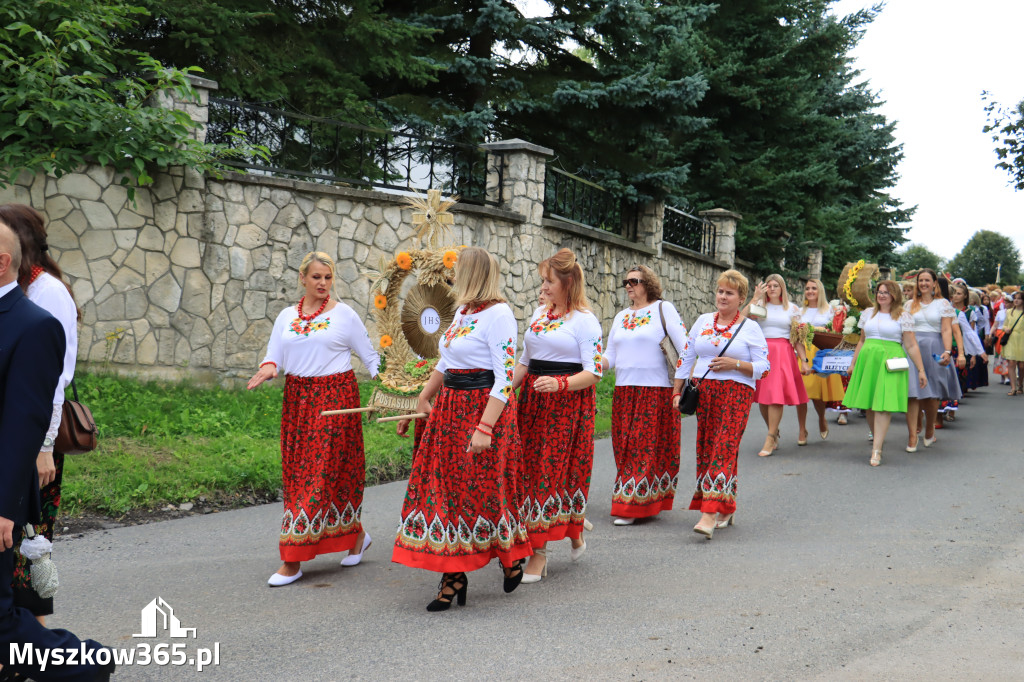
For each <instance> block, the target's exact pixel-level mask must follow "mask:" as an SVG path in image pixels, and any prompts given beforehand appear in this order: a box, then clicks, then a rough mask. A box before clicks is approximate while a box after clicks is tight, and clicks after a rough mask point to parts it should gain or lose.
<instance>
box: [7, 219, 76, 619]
mask: <svg viewBox="0 0 1024 682" xmlns="http://www.w3.org/2000/svg"><path fill="white" fill-rule="evenodd" d="M0 222H3V223H6V224H7V225H8V226H9V227H10V228H11V229H12V230H13V231H14V233H15V234H16V235H18V241H19V242H21V266H20V267H19V269H18V285H19V286H20V287H21V288H22V290H24V292H25V296H26V297H27V298H28V300H30V301H32V302H33V303H35V304H36V305H38V306H39V307H40V308H42V309H43V310H45V311H46V312H48V313H50V314H51V315H53V316H54V317H55V318H57V320H58V321H59V322H60V324H61V327H63V328H64V340H65V342H66V347H65V351H64V371H63V372H62V373H61V375H60V380H59V381H58V382H57V390H56V391H55V392H54V396H53V412H52V413H51V417H50V427H49V428H48V429H47V431H46V437H45V438H44V439H43V442H42V443H40V444H39V455H38V457H37V458H36V468H37V470H38V474H39V487H40V491H39V498H40V502H41V503H42V509H41V510H40V518H41V522H40V523H39V524H36V525H35V527H34V530H35V532H36V533H37V534H38V535H42V536H43V537H45V538H46V539H47V540H50V541H52V540H53V527H54V523H55V521H56V519H57V512H58V509H59V507H60V493H61V483H62V480H63V477H64V453H62V452H57V451H56V450H55V448H54V445H55V441H56V440H57V432H58V430H59V428H60V421H61V414H62V412H63V407H64V389H65V388H67V386H68V385H69V384H70V383H71V381H72V380H73V379H74V378H75V363H76V361H77V358H78V317H79V315H78V308H77V307H76V306H75V299H74V297H73V296H72V294H71V289H70V288H69V287H68V285H67V284H66V283H65V282H64V273H63V272H61V269H60V266H59V265H57V262H56V261H55V260H54V259H53V257H52V256H51V255H50V253H49V246H48V245H47V243H46V226H45V224H44V222H43V216H42V214H40V213H39V211H37V210H35V209H34V208H32V207H31V206H27V205H25V204H4V205H0ZM0 447H2V446H0ZM31 568H32V567H31V565H30V564H29V561H28V559H26V558H25V557H23V556H22V555H21V553H20V552H15V553H14V584H13V588H14V605H15V606H19V607H21V608H25V609H28V610H29V611H31V612H32V615H34V616H35V617H36V619H37V620H38V621H39V622H40V623H42V624H43V625H46V616H48V615H50V614H52V613H53V597H49V598H45V599H44V598H43V597H40V596H39V594H38V593H37V592H36V591H35V590H34V589H33V588H32V579H31Z"/></svg>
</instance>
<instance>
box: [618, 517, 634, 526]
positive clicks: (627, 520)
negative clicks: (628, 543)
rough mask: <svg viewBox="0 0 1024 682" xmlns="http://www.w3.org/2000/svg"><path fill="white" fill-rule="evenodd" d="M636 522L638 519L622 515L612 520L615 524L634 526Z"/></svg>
mask: <svg viewBox="0 0 1024 682" xmlns="http://www.w3.org/2000/svg"><path fill="white" fill-rule="evenodd" d="M634 523H636V519H631V518H625V517H622V516H620V517H618V518H616V519H615V520H614V521H612V524H614V525H616V526H632V525H633V524H634Z"/></svg>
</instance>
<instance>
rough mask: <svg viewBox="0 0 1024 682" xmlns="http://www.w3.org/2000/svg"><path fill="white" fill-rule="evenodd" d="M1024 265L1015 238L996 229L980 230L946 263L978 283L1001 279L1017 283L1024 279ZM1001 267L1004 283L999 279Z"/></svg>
mask: <svg viewBox="0 0 1024 682" xmlns="http://www.w3.org/2000/svg"><path fill="white" fill-rule="evenodd" d="M1000 266H1001V267H1000ZM1020 266H1021V261H1020V251H1018V250H1017V247H1016V246H1015V245H1014V243H1013V240H1012V239H1010V238H1009V237H1005V236H1003V235H1001V234H999V233H998V232H993V231H992V230H978V231H977V232H975V233H974V235H973V236H972V237H971V238H970V239H969V240H967V243H966V244H964V248H963V249H961V251H960V253H958V254H957V255H955V256H953V259H952V260H950V261H949V262H948V263H947V264H946V269H947V270H949V272H950V273H952V274H953V275H954V276H956V277H963V278H964V279H965V280H967V281H968V283H970V284H972V285H974V286H978V285H983V284H992V283H996V284H998V283H1000V282H1002V283H1011V284H1016V283H1018V282H1019V281H1020ZM997 270H998V271H999V279H1000V282H996V271H997Z"/></svg>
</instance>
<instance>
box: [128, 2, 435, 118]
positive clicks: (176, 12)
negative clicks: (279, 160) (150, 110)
mask: <svg viewBox="0 0 1024 682" xmlns="http://www.w3.org/2000/svg"><path fill="white" fill-rule="evenodd" d="M138 4H140V5H141V6H143V7H145V8H146V9H147V10H148V12H149V17H148V18H147V19H146V20H145V21H144V22H142V23H141V24H139V25H138V26H137V27H134V28H132V29H131V30H129V31H126V32H125V36H124V37H125V40H126V42H127V44H128V45H130V46H132V47H135V48H136V49H139V50H145V51H147V52H148V53H150V54H152V55H153V56H154V57H156V58H158V59H161V60H163V61H164V62H166V63H167V64H171V65H174V66H178V67H184V66H186V65H196V66H199V67H201V68H202V69H203V71H204V74H205V75H206V76H207V77H208V78H211V79H213V80H215V81H217V82H218V84H219V85H220V88H221V91H222V93H223V94H224V95H226V96H228V97H234V98H236V99H241V100H245V101H250V102H274V103H278V104H279V105H280V106H281V107H282V108H287V106H289V105H290V106H291V107H292V108H294V109H297V110H299V111H302V112H304V113H307V114H310V115H315V116H326V117H335V118H342V119H344V120H347V121H357V122H364V123H369V124H373V123H378V124H379V123H381V122H382V121H383V119H382V118H381V117H380V114H379V112H378V109H379V108H380V107H381V106H387V105H388V104H389V102H388V101H387V100H385V101H382V102H378V99H380V98H381V93H380V92H379V91H378V89H377V85H378V84H379V83H389V82H391V81H396V82H402V83H407V84H410V85H414V86H417V87H420V86H423V85H424V84H425V83H428V82H430V81H431V80H432V79H433V78H434V76H435V73H436V71H437V70H438V66H437V65H436V64H434V63H432V62H431V61H430V60H428V59H426V58H425V57H424V56H422V55H420V54H419V53H420V52H421V49H420V47H419V43H420V42H421V41H423V40H426V39H427V38H428V37H429V35H430V34H431V33H432V32H433V31H432V29H427V28H423V27H416V26H412V25H410V24H408V23H406V22H403V21H401V20H397V19H394V18H392V17H391V16H389V14H388V13H386V12H385V11H384V10H383V9H382V7H383V4H384V3H383V0H348V1H347V2H339V1H337V0H290V1H288V2H278V1H276V0H139V2H138ZM398 94H400V93H398Z"/></svg>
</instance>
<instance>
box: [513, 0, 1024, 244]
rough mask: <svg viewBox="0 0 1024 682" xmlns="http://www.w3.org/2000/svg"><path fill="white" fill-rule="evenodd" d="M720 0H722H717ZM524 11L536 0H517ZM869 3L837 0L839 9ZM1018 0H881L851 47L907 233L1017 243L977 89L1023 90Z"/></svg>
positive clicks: (1010, 98)
mask: <svg viewBox="0 0 1024 682" xmlns="http://www.w3.org/2000/svg"><path fill="white" fill-rule="evenodd" d="M725 1H727V0H725ZM517 4H518V5H519V6H521V7H523V8H524V9H525V10H526V12H527V13H528V14H542V13H545V10H546V4H545V3H544V2H543V0H517ZM873 4H875V3H873V2H870V1H869V0H839V1H838V2H836V3H835V4H834V5H833V9H834V11H835V12H836V13H837V14H842V15H845V14H851V13H853V12H856V11H857V10H859V9H861V8H864V7H869V6H871V5H873ZM1022 26H1024V0H972V1H971V2H963V1H962V0H960V1H958V2H953V1H952V0H927V1H926V0H889V2H888V3H887V4H886V5H885V8H884V9H883V10H882V13H881V14H880V15H879V17H878V18H877V19H875V21H874V23H872V24H871V25H870V26H869V27H868V29H867V32H866V34H865V36H864V38H863V39H862V40H861V43H860V45H858V47H857V49H856V50H855V52H854V55H855V57H856V60H857V61H856V66H857V68H859V69H860V70H861V71H862V72H863V74H862V78H861V80H868V81H870V83H871V87H872V89H873V90H875V91H877V92H878V93H879V95H880V98H881V99H882V100H884V101H885V104H884V105H883V107H882V109H881V110H882V113H883V114H885V116H886V117H887V118H888V119H889V120H890V121H896V123H897V126H896V138H897V140H898V141H899V142H901V143H902V144H903V153H904V156H905V158H904V160H903V162H902V163H901V164H900V165H899V167H898V171H899V174H900V178H901V179H900V182H899V184H898V185H897V186H896V187H895V189H894V191H893V192H892V193H893V194H894V195H895V196H896V197H897V198H899V199H901V200H902V201H903V203H904V204H905V205H907V206H914V205H916V206H917V207H918V209H917V213H915V214H914V218H913V220H912V222H911V223H910V228H911V229H910V231H909V232H908V233H907V236H908V237H909V238H910V240H911V241H912V242H915V243H919V244H924V245H926V246H927V247H928V248H930V249H931V250H932V251H935V252H936V253H938V254H939V255H941V256H943V257H944V258H952V257H953V256H955V255H956V254H957V252H959V251H960V249H961V248H963V245H964V244H965V243H966V242H967V240H968V239H970V237H971V235H972V234H974V232H975V231H977V230H980V229H988V230H994V231H996V232H999V233H1001V234H1004V235H1006V236H1008V237H1011V238H1013V239H1014V240H1015V242H1016V244H1017V248H1018V249H1020V250H1021V252H1022V253H1024V192H1015V191H1014V190H1013V188H1012V187H1010V186H1009V185H1008V180H1009V175H1008V174H1007V173H1006V172H1005V171H1001V170H996V169H995V167H994V166H995V163H996V156H995V152H994V151H993V143H992V140H991V137H990V136H989V135H986V134H985V133H982V132H981V129H982V127H983V126H984V125H985V111H984V103H983V102H982V99H981V92H982V90H988V91H989V92H991V93H992V94H993V97H994V98H995V99H996V100H997V101H999V102H1001V103H1002V104H1004V105H1013V104H1015V103H1016V102H1019V101H1020V100H1021V99H1024V78H1022V77H1021V75H1020V74H1021V73H1022V69H1021V66H1020V64H1019V59H1020V44H1021V37H1020V31H1021V27H1022Z"/></svg>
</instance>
